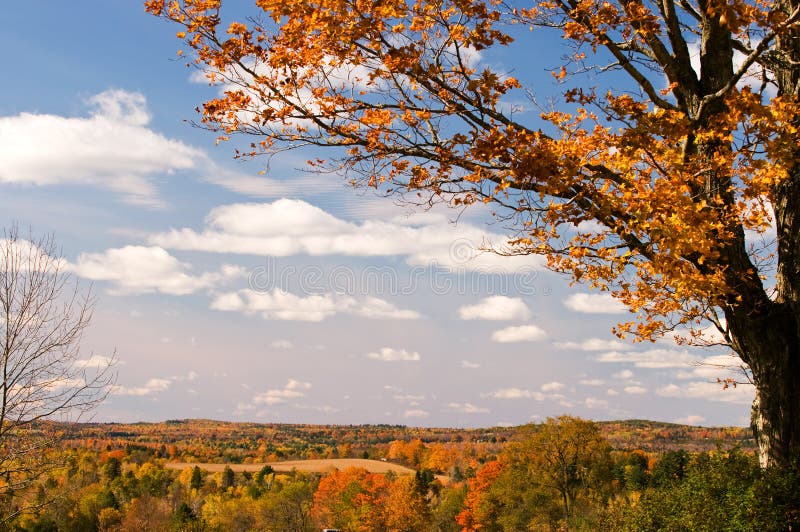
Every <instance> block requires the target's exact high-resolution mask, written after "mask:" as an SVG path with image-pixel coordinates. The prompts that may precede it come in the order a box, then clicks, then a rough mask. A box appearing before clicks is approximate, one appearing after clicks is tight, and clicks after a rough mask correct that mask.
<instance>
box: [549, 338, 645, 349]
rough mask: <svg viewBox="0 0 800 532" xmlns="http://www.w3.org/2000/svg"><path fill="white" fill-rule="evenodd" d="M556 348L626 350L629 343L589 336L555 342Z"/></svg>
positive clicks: (628, 347)
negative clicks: (572, 340) (573, 340)
mask: <svg viewBox="0 0 800 532" xmlns="http://www.w3.org/2000/svg"><path fill="white" fill-rule="evenodd" d="M555 346H556V347H557V348H558V349H578V350H580V351H626V350H628V349H630V348H631V346H630V345H629V344H626V343H624V342H620V341H619V340H603V339H601V338H589V339H587V340H583V341H581V342H556V343H555Z"/></svg>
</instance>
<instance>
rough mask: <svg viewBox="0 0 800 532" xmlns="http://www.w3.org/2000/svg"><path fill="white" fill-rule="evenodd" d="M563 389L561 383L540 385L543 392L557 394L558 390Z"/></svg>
mask: <svg viewBox="0 0 800 532" xmlns="http://www.w3.org/2000/svg"><path fill="white" fill-rule="evenodd" d="M563 388H564V384H563V383H561V382H555V381H553V382H548V383H546V384H542V391H543V392H557V391H558V390H562V389H563Z"/></svg>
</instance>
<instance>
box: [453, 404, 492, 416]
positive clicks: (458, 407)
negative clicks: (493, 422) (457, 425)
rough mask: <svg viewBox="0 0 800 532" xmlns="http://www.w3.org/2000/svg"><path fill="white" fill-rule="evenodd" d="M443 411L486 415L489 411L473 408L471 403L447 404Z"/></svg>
mask: <svg viewBox="0 0 800 532" xmlns="http://www.w3.org/2000/svg"><path fill="white" fill-rule="evenodd" d="M444 409H445V410H446V411H448V412H458V413H460V414H488V413H489V409H488V408H483V407H480V406H475V405H473V404H471V403H447V404H446V405H444Z"/></svg>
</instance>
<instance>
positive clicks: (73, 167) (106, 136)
mask: <svg viewBox="0 0 800 532" xmlns="http://www.w3.org/2000/svg"><path fill="white" fill-rule="evenodd" d="M89 104H90V106H91V107H92V108H93V109H94V110H93V112H92V114H91V115H90V116H89V117H83V118H70V117H64V116H56V115H48V114H36V113H21V114H19V115H17V116H5V117H0V160H2V161H3V164H2V166H0V183H13V184H19V185H57V184H70V185H94V186H99V187H102V188H106V189H110V190H112V191H114V192H117V193H118V194H120V195H121V196H122V199H123V200H124V201H126V202H129V203H134V204H138V205H144V206H148V207H161V206H163V201H162V200H161V199H160V198H159V197H158V192H157V190H156V187H155V185H154V184H153V181H154V179H155V178H158V177H161V176H163V175H165V174H169V173H172V172H174V171H176V170H185V169H190V168H195V167H196V166H197V165H198V163H200V162H203V163H205V162H207V158H206V157H205V155H204V154H203V153H202V152H201V151H200V150H197V149H195V148H193V147H191V146H188V145H186V144H184V143H183V142H180V141H177V140H171V139H168V138H166V137H164V136H163V135H161V134H159V133H156V132H154V131H152V130H151V129H149V128H148V127H147V125H148V124H149V122H150V114H149V112H148V111H147V102H146V100H145V97H144V96H143V95H142V94H139V93H136V92H128V91H124V90H119V89H111V90H107V91H105V92H103V93H100V94H97V95H95V96H93V97H92V98H90V99H89Z"/></svg>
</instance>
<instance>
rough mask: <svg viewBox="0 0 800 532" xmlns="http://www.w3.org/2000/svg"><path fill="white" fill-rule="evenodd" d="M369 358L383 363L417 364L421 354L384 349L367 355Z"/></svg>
mask: <svg viewBox="0 0 800 532" xmlns="http://www.w3.org/2000/svg"><path fill="white" fill-rule="evenodd" d="M366 356H367V358H371V359H373V360H380V361H383V362H395V361H410V362H416V361H418V360H419V359H420V356H419V353H417V352H416V351H413V352H410V351H406V350H405V349H392V348H391V347H382V348H380V349H379V350H378V351H377V352H371V353H367V355H366Z"/></svg>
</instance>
